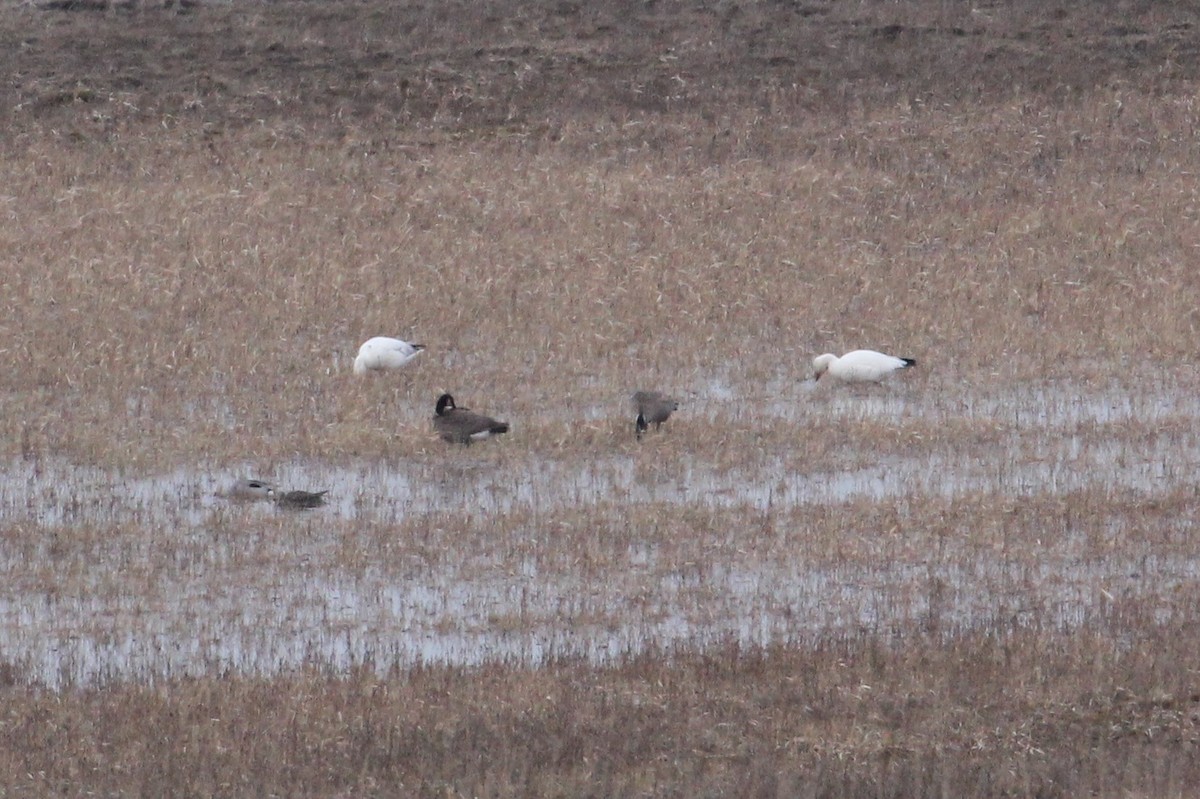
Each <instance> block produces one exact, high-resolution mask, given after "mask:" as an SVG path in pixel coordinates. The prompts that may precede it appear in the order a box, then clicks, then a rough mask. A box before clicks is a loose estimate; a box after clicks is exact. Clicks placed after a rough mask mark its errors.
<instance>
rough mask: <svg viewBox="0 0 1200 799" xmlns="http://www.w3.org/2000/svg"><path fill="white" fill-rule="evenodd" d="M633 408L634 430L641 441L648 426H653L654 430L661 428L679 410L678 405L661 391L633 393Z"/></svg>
mask: <svg viewBox="0 0 1200 799" xmlns="http://www.w3.org/2000/svg"><path fill="white" fill-rule="evenodd" d="M633 407H634V410H636V411H637V421H636V422H635V423H634V428H635V429H636V431H637V437H638V438H639V439H641V437H642V433H644V432H646V430H648V429H649V427H650V425H654V429H655V430H657V429H659V428H660V427H662V424H663V422H665V421H667V419H670V418H671V414H672V413H673V412H674V411H677V410H679V403H678V402H676V401H675V400H673V399H671V398H670V397H668V396H667V395H666V394H663V393H662V392H661V391H635V392H634V393H633Z"/></svg>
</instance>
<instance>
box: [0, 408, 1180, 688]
mask: <svg viewBox="0 0 1200 799" xmlns="http://www.w3.org/2000/svg"><path fill="white" fill-rule="evenodd" d="M710 388H711V387H710ZM1155 388H1156V390H1157V393H1156V394H1151V395H1147V394H1145V393H1141V392H1138V393H1123V392H1121V391H1120V390H1119V389H1116V388H1108V389H1105V390H1103V391H1094V392H1092V393H1090V394H1081V393H1079V392H1080V389H1079V387H1071V386H1036V387H1023V388H1022V389H1021V390H1020V391H1013V392H1010V393H1007V394H1003V393H1000V394H993V395H983V394H976V395H970V394H949V393H946V392H944V391H943V392H939V393H937V394H936V396H934V397H932V398H931V397H929V396H927V395H925V396H922V395H920V394H918V392H916V391H914V390H913V387H912V386H903V387H901V388H899V389H897V390H891V391H886V390H885V391H880V392H876V393H873V394H865V395H860V394H852V393H849V392H837V391H829V390H828V389H825V388H824V387H817V388H813V387H811V385H802V386H801V387H799V388H797V389H795V393H793V394H792V395H790V396H789V397H788V398H787V400H786V401H784V400H780V401H773V402H759V403H754V404H748V403H746V402H739V401H737V396H738V394H739V392H738V391H737V390H736V389H735V388H733V387H728V386H719V387H717V388H711V390H707V391H706V394H705V396H706V399H704V400H699V399H696V398H694V397H693V399H692V402H691V404H690V406H688V405H685V408H686V409H687V412H689V413H692V414H694V415H696V416H697V417H699V418H707V419H711V420H713V421H714V423H720V422H721V421H722V420H737V419H741V420H742V421H746V420H749V421H754V422H757V423H763V424H765V423H779V422H778V421H770V420H783V421H784V422H785V423H789V424H795V425H796V426H797V428H798V431H801V432H802V430H803V426H804V421H805V419H807V418H811V417H816V416H819V417H820V418H822V419H835V420H841V421H844V422H845V424H847V425H852V424H854V423H855V422H860V421H863V420H870V421H872V422H881V421H882V422H888V423H891V424H895V425H904V424H906V423H912V422H914V421H919V422H921V423H923V424H930V423H933V424H938V423H943V422H944V423H947V424H950V423H953V424H958V425H963V424H969V423H972V422H980V423H986V424H988V425H991V426H999V428H1000V429H1001V430H1002V434H1000V435H999V436H997V437H996V439H995V442H994V443H993V444H990V445H989V447H988V449H987V451H986V452H985V453H980V452H978V451H960V450H956V449H955V448H954V447H952V446H949V445H948V446H945V447H942V448H933V449H925V450H924V451H922V452H918V453H914V454H913V455H911V456H891V457H889V458H888V459H886V460H884V461H881V462H873V460H874V459H872V457H871V453H870V452H855V453H851V455H852V456H853V458H852V459H851V460H853V461H855V462H862V463H866V464H867V465H863V466H857V467H854V468H845V469H828V468H824V467H819V468H816V469H815V470H813V471H807V472H805V471H796V470H795V469H794V468H793V467H789V465H788V464H789V463H794V459H793V458H791V457H790V456H789V454H788V453H780V452H771V451H764V452H762V453H760V454H759V456H758V457H756V458H751V459H748V460H744V461H740V462H739V463H740V464H741V465H739V466H738V467H736V468H732V469H730V468H725V467H722V466H720V465H718V464H713V463H709V462H704V461H703V460H701V459H699V458H695V457H689V456H687V455H686V454H684V455H682V456H680V460H679V462H678V463H677V464H676V465H675V467H674V468H673V469H671V470H669V471H667V472H664V473H662V474H655V475H654V476H653V477H652V478H650V479H648V478H647V476H646V472H645V463H644V461H645V458H646V455H645V452H646V450H645V449H639V450H636V451H623V452H597V453H594V454H593V455H591V456H590V457H586V458H581V457H579V456H578V455H572V456H571V457H570V458H564V459H561V460H555V459H549V458H543V459H540V460H527V461H522V462H520V468H514V466H513V462H512V461H511V460H508V461H488V460H486V459H478V458H476V457H475V455H473V454H472V453H474V452H476V450H474V449H472V450H464V449H453V450H451V451H450V454H449V455H448V456H447V457H445V458H441V457H439V458H426V459H423V460H412V461H398V462H393V463H380V462H358V463H349V464H345V463H343V464H331V463H323V462H296V463H291V464H287V465H285V466H283V467H282V468H280V469H278V470H276V471H275V473H273V474H270V475H258V474H251V473H249V472H248V469H246V468H245V467H234V468H222V469H214V470H211V471H209V470H204V471H195V470H190V469H176V470H173V471H170V472H165V473H163V474H158V475H152V476H149V477H145V476H126V475H123V474H121V473H119V472H114V471H106V470H102V469H95V468H80V467H76V466H73V465H71V464H69V463H65V462H60V461H53V460H40V461H36V462H25V461H17V462H11V463H9V464H7V465H6V467H5V469H4V471H3V474H2V475H0V513H2V514H3V518H4V519H5V520H6V522H7V524H8V526H9V527H10V528H11V529H10V535H8V536H6V537H5V538H4V540H3V543H2V544H0V569H2V570H3V577H4V580H5V585H6V588H5V590H4V592H3V594H0V644H2V646H3V650H2V651H3V657H4V658H5V659H7V660H8V661H9V662H11V663H13V664H16V665H17V666H19V667H22V668H24V669H25V670H26V673H27V674H28V675H29V678H30V679H32V680H34V681H37V682H40V683H44V684H47V685H51V686H57V685H62V684H65V683H72V682H75V683H78V682H87V681H91V680H96V679H138V680H154V679H160V678H166V677H171V676H177V675H181V674H201V673H209V674H211V673H214V672H216V673H223V672H226V671H235V672H242V673H252V674H273V673H277V672H279V671H282V670H289V669H294V668H298V667H300V666H304V665H314V664H316V665H321V666H324V667H327V668H329V669H332V670H334V671H342V670H345V669H346V668H348V667H350V666H351V665H354V664H372V665H374V666H375V667H376V668H379V669H383V670H385V669H388V668H391V667H401V668H403V667H406V666H408V665H411V664H414V663H417V662H437V663H455V664H473V663H479V662H482V661H485V660H496V659H500V660H505V661H511V662H515V663H523V664H537V663H541V662H545V661H546V660H547V659H548V658H553V657H561V656H574V657H584V658H587V659H588V660H591V661H597V662H603V661H605V660H607V659H610V658H613V657H618V656H623V655H627V654H630V653H634V652H638V651H641V650H643V649H645V648H646V647H657V648H663V649H668V650H669V649H672V648H676V647H685V648H694V647H703V646H705V645H706V644H709V643H711V642H715V641H726V640H731V639H732V640H737V641H739V642H741V643H743V644H747V645H749V644H767V643H774V642H781V641H807V640H813V639H816V638H818V637H820V636H828V635H860V634H888V635H890V634H895V633H903V631H904V630H911V629H924V630H930V629H933V630H936V631H939V632H953V631H955V630H961V629H970V628H980V627H983V628H989V627H992V626H1006V625H1011V624H1014V623H1015V624H1020V623H1022V619H1024V618H1029V619H1031V620H1035V621H1036V623H1041V624H1046V623H1051V624H1056V625H1067V626H1069V625H1074V624H1080V623H1084V622H1085V621H1086V620H1088V619H1090V618H1095V617H1097V616H1099V615H1102V614H1103V613H1104V612H1105V608H1106V607H1107V606H1108V604H1110V603H1111V602H1112V601H1114V599H1128V598H1131V597H1132V598H1137V597H1144V598H1147V599H1149V600H1151V601H1155V600H1161V602H1162V603H1163V608H1164V612H1169V607H1170V603H1169V598H1170V596H1171V594H1172V592H1173V591H1174V590H1175V589H1176V588H1177V587H1178V586H1180V585H1183V584H1187V583H1191V582H1194V581H1195V579H1196V577H1197V560H1196V559H1195V558H1194V557H1191V554H1190V553H1186V554H1180V553H1178V552H1173V553H1168V554H1163V553H1159V552H1156V551H1155V548H1154V547H1153V545H1152V544H1151V543H1149V542H1147V543H1145V544H1139V545H1134V546H1132V547H1126V548H1123V549H1120V550H1117V551H1114V552H1111V553H1106V554H1105V556H1104V557H1099V558H1098V557H1083V556H1082V555H1081V554H1080V552H1079V551H1078V549H1077V548H1073V547H1072V546H1071V545H1070V544H1069V542H1060V543H1056V544H1055V545H1054V546H1053V547H1048V549H1047V551H1046V552H1045V553H1043V554H1042V555H1041V556H1040V557H1039V558H1038V559H1036V561H1033V562H1032V563H1033V565H1029V563H1026V562H1022V563H1021V564H1020V565H1019V566H1014V564H1013V563H1012V562H1009V561H1006V560H1005V559H1003V558H1002V557H1001V556H1000V555H997V554H995V553H986V554H983V555H980V554H979V553H975V552H967V551H965V550H956V549H955V548H954V547H953V546H951V547H950V548H949V549H948V550H947V551H946V552H943V553H938V554H937V555H935V554H933V553H931V554H930V557H929V559H928V560H927V561H926V562H924V563H921V564H919V565H913V564H912V563H911V562H903V561H896V560H893V559H891V558H888V557H886V554H885V555H884V556H881V557H879V558H877V559H871V560H866V561H855V562H853V563H850V562H848V563H846V564H845V565H843V566H839V567H836V568H834V567H830V566H828V565H819V566H818V565H813V564H810V563H808V562H806V560H805V557H804V553H802V552H791V551H789V552H784V553H779V552H777V551H773V550H771V549H770V548H769V547H762V548H760V547H757V546H751V545H747V546H746V547H745V548H744V549H739V548H719V549H715V550H714V551H713V552H712V557H711V559H709V560H707V561H706V562H704V563H675V562H673V561H671V559H670V556H668V555H665V554H664V553H663V552H662V551H660V548H659V547H658V545H657V544H655V543H654V542H653V541H652V540H647V539H646V538H645V537H641V536H635V537H634V543H632V544H631V545H630V546H629V550H628V552H626V553H625V555H624V557H619V558H615V559H614V560H613V561H612V562H611V563H610V564H608V565H607V566H602V567H598V568H587V569H579V568H574V567H573V566H572V565H571V564H570V563H562V564H560V563H559V562H558V561H556V560H555V559H553V558H542V557H538V555H537V553H538V551H539V547H540V546H543V545H544V538H545V536H547V535H550V534H551V533H549V532H547V531H544V530H541V529H539V528H538V524H539V521H538V520H539V519H542V518H546V517H548V516H549V515H552V514H554V513H556V512H564V511H569V510H579V509H583V510H585V511H586V510H594V513H595V514H596V515H597V517H604V516H605V515H606V514H611V513H613V512H614V508H625V509H628V508H635V507H638V506H644V507H646V508H648V509H654V508H658V507H676V508H721V509H729V510H732V511H734V512H739V511H742V510H745V512H746V513H747V514H748V516H747V518H751V515H753V514H755V513H757V512H759V511H761V510H763V509H765V508H767V507H768V506H769V507H771V508H772V509H775V510H777V511H788V510H795V509H805V508H808V507H813V506H818V505H828V506H832V507H835V508H836V507H844V508H845V511H844V512H846V513H854V512H856V509H861V507H862V506H863V503H866V504H867V505H868V506H869V505H872V504H878V505H889V504H894V503H897V502H911V501H921V500H922V499H923V498H955V497H960V496H973V495H980V494H985V495H996V496H1002V497H1013V498H1020V497H1029V496H1043V495H1050V496H1054V495H1061V494H1067V493H1070V492H1074V491H1079V490H1083V489H1089V488H1102V489H1106V490H1112V491H1124V492H1134V493H1135V494H1136V495H1139V496H1144V497H1146V498H1147V499H1148V500H1149V499H1152V498H1154V497H1155V496H1158V495H1163V494H1166V493H1168V492H1171V491H1174V490H1177V489H1179V488H1180V487H1183V486H1188V485H1190V484H1191V482H1192V480H1191V476H1192V474H1193V473H1194V471H1195V466H1196V463H1197V460H1198V459H1200V442H1198V441H1197V437H1196V434H1195V432H1193V431H1194V430H1195V429H1197V425H1195V424H1194V423H1195V422H1196V421H1197V420H1198V417H1200V403H1197V402H1196V400H1195V399H1193V398H1192V397H1191V396H1190V395H1188V394H1186V393H1184V392H1178V393H1174V392H1172V391H1171V390H1170V389H1169V387H1168V386H1157V387H1155ZM1160 427H1161V428H1163V429H1167V430H1170V431H1172V432H1170V433H1169V434H1161V435H1160V434H1157V433H1156V432H1155V430H1156V429H1157V428H1160ZM500 446H504V444H503V443H502V444H500ZM651 446H652V444H651ZM243 476H247V477H248V476H254V477H264V478H269V479H272V480H274V481H275V482H276V483H278V484H279V485H281V486H283V487H285V488H292V487H302V488H307V489H319V488H322V489H323V488H328V489H330V495H329V496H330V498H331V502H330V504H329V505H328V506H327V507H325V508H321V509H319V510H316V511H312V512H305V513H288V512H284V511H276V509H275V508H274V507H273V506H271V505H269V504H268V503H235V502H230V501H229V500H227V499H225V498H223V497H221V496H220V495H219V494H220V492H221V490H222V489H223V488H225V487H227V486H228V485H229V484H231V483H232V481H233V480H234V479H235V478H237V477H243ZM500 514H503V515H509V514H526V516H527V517H528V518H529V519H530V522H529V529H528V530H527V531H526V532H525V533H524V535H525V539H522V540H519V541H512V542H509V545H508V546H498V547H494V548H493V547H484V548H475V549H470V548H469V545H467V548H464V551H462V552H460V553H455V552H449V553H448V552H447V551H445V547H446V545H445V543H444V536H443V537H439V536H441V534H437V535H435V536H434V539H431V540H432V542H433V543H431V544H430V546H431V547H433V548H434V550H436V551H430V552H429V553H427V555H426V556H424V557H418V555H416V554H414V552H415V550H412V551H410V550H409V549H405V550H403V552H402V553H401V555H400V556H399V557H390V556H389V555H388V552H387V551H381V550H379V549H378V548H379V547H383V548H384V550H386V548H387V547H388V541H387V540H384V541H382V542H380V541H379V540H378V539H376V538H371V539H364V538H363V535H366V533H362V534H360V532H359V531H360V530H363V531H365V530H368V529H370V530H376V531H377V530H379V529H381V527H382V529H384V530H386V531H390V532H389V533H388V534H389V535H394V536H397V537H398V536H406V535H411V531H412V530H413V529H414V527H413V525H414V524H415V525H417V527H423V528H428V529H429V530H433V531H434V532H435V533H436V531H437V530H439V529H440V528H441V527H444V526H446V525H449V526H450V527H452V528H454V529H457V528H456V527H455V526H456V525H463V526H465V527H466V528H468V529H470V530H472V531H473V532H474V533H476V534H478V533H479V531H480V530H484V531H485V532H486V528H487V523H488V519H489V518H491V517H495V516H496V515H500ZM1105 523H1106V524H1117V525H1120V524H1123V523H1124V522H1122V521H1121V520H1120V519H1116V520H1112V519H1110V520H1108V521H1106V522H1105ZM1158 524H1159V525H1160V526H1162V525H1164V524H1165V525H1166V526H1168V527H1170V526H1172V525H1174V526H1176V527H1178V528H1179V529H1178V530H1177V531H1176V533H1177V537H1179V538H1187V537H1188V536H1187V534H1186V529H1187V525H1188V522H1187V520H1178V521H1172V520H1169V519H1168V520H1166V521H1160V522H1159V523H1158ZM97 530H99V531H100V532H97ZM867 532H868V534H870V532H871V531H867ZM1109 532H1110V533H1111V532H1112V531H1109ZM373 535H378V533H374V534H373ZM430 535H434V533H430ZM510 535H511V533H510ZM75 536H79V540H76V539H75ZM85 538H86V540H84V539H85ZM404 543H405V545H406V546H407V545H410V544H411V543H412V542H410V541H405V542H404ZM522 552H524V553H525V554H521V553H522ZM531 552H532V554H530V553H531ZM762 552H769V553H770V554H769V555H768V554H757V553H762Z"/></svg>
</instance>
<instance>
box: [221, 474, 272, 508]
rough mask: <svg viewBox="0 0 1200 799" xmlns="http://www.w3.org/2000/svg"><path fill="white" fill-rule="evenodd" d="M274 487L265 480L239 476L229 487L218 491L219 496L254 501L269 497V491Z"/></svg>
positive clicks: (241, 500)
mask: <svg viewBox="0 0 1200 799" xmlns="http://www.w3.org/2000/svg"><path fill="white" fill-rule="evenodd" d="M274 488H275V486H274V485H273V484H272V483H269V482H267V481H266V480H259V479H257V478H253V477H251V478H240V479H238V480H235V481H234V482H233V485H231V486H229V488H227V489H225V490H224V491H222V492H219V496H223V497H225V498H226V499H230V500H236V501H238V502H255V501H257V500H261V499H270V498H271V491H272V490H274Z"/></svg>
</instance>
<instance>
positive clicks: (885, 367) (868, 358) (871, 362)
mask: <svg viewBox="0 0 1200 799" xmlns="http://www.w3.org/2000/svg"><path fill="white" fill-rule="evenodd" d="M915 363H916V361H914V360H913V359H912V358H897V357H895V356H894V355H884V354H883V353H882V352H876V351H875V350H854V351H853V352H847V353H846V354H845V355H843V356H842V357H840V358H839V357H837V356H836V355H833V354H831V353H828V352H827V353H825V354H824V355H818V356H817V357H816V358H813V379H815V380H820V379H821V375H824V374H826V373H828V374H829V375H830V376H831V377H835V378H837V379H838V380H841V381H843V382H846V383H878V382H880V381H882V380H885V379H887V378H888V377H891V376H892V375H893V374H894V373H896V372H898V371H900V370H901V369H907V368H908V367H910V366H912V365H914V364H915Z"/></svg>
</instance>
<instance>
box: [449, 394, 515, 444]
mask: <svg viewBox="0 0 1200 799" xmlns="http://www.w3.org/2000/svg"><path fill="white" fill-rule="evenodd" d="M433 429H434V431H436V432H437V434H438V435H439V436H441V437H442V440H444V441H449V442H450V443H452V444H467V445H470V443H471V442H472V441H478V440H481V439H484V438H487V437H489V436H494V435H500V434H501V433H507V432H508V423H507V422H497V421H496V420H495V419H493V418H492V417H490V416H484V415H483V414H481V413H475V412H474V411H472V410H471V409H469V408H460V407H458V406H457V405H455V404H454V397H452V396H450V395H449V394H443V395H442V396H440V397H438V401H437V408H436V409H435V412H434V416H433Z"/></svg>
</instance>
